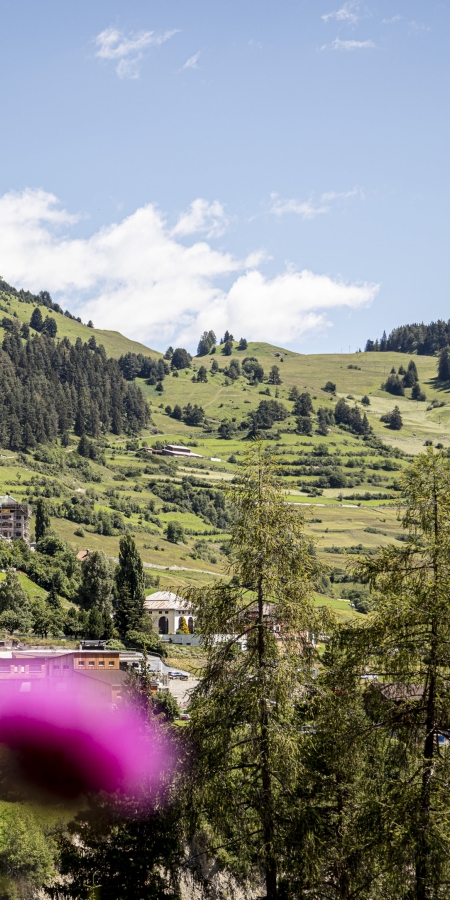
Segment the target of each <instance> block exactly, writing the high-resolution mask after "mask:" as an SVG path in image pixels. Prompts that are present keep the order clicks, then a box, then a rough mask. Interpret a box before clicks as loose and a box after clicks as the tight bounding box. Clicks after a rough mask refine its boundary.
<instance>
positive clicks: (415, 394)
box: [411, 381, 427, 401]
mask: <svg viewBox="0 0 450 900" xmlns="http://www.w3.org/2000/svg"><path fill="white" fill-rule="evenodd" d="M426 399H427V395H426V394H425V393H424V392H423V391H422V389H421V387H420V384H419V382H418V381H415V382H414V384H413V386H412V390H411V400H421V401H424V400H426Z"/></svg>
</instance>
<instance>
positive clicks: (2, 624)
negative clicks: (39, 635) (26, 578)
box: [0, 572, 31, 634]
mask: <svg viewBox="0 0 450 900" xmlns="http://www.w3.org/2000/svg"><path fill="white" fill-rule="evenodd" d="M30 625H31V615H30V604H29V600H28V594H27V593H26V592H25V591H24V590H23V588H22V587H21V585H20V582H19V578H18V576H17V575H16V573H15V572H8V573H7V575H6V578H5V580H4V581H2V582H1V583H0V631H2V632H4V631H7V632H9V633H10V634H12V633H13V632H14V631H21V632H27V631H28V630H29V628H30Z"/></svg>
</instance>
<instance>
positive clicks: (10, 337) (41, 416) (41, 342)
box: [0, 332, 149, 450]
mask: <svg viewBox="0 0 450 900" xmlns="http://www.w3.org/2000/svg"><path fill="white" fill-rule="evenodd" d="M148 418H149V412H148V407H147V404H146V402H145V400H144V397H143V394H142V391H141V389H140V388H139V386H137V385H135V384H133V383H130V382H127V381H126V380H125V378H124V377H123V374H122V371H121V369H120V367H119V363H118V362H117V360H114V359H108V358H107V356H106V353H105V350H104V348H103V347H102V346H101V345H99V346H98V345H97V344H96V341H95V338H94V337H93V338H91V339H90V341H89V342H88V343H84V344H83V343H82V341H81V339H80V338H78V339H77V340H76V342H75V344H74V345H72V344H71V343H70V341H69V340H68V338H63V339H62V340H61V341H59V342H57V341H56V340H55V339H54V338H51V337H49V336H48V335H45V334H35V335H34V336H33V337H31V338H29V339H28V340H27V341H26V343H24V342H23V340H22V339H21V337H20V336H19V334H18V333H17V332H9V333H7V334H6V335H5V337H4V339H3V343H2V348H1V350H0V444H1V446H3V447H9V448H10V449H11V450H27V449H29V448H33V447H35V446H36V444H40V443H43V442H47V441H52V440H55V439H56V438H57V437H61V438H63V439H64V438H65V437H67V435H68V432H69V431H70V430H72V429H73V430H74V431H75V434H77V435H79V436H81V435H82V434H88V435H90V436H91V437H93V438H98V437H99V436H100V434H101V433H104V432H106V431H112V432H113V433H114V434H122V433H123V432H125V433H126V434H137V433H138V432H139V431H140V429H141V428H143V426H144V425H146V424H147V422H148Z"/></svg>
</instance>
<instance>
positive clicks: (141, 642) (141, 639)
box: [126, 631, 167, 657]
mask: <svg viewBox="0 0 450 900" xmlns="http://www.w3.org/2000/svg"><path fill="white" fill-rule="evenodd" d="M126 641H127V645H131V646H132V647H136V648H137V649H138V650H146V651H148V652H149V653H157V654H158V656H162V657H165V656H167V650H166V648H165V646H164V644H163V642H162V640H161V638H160V636H159V634H156V632H155V631H128V632H127V636H126Z"/></svg>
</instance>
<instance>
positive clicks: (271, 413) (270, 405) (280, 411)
mask: <svg viewBox="0 0 450 900" xmlns="http://www.w3.org/2000/svg"><path fill="white" fill-rule="evenodd" d="M288 415H289V412H288V410H287V409H286V407H285V406H284V405H283V403H280V402H279V401H278V400H261V401H260V403H259V406H258V408H257V409H255V410H252V411H251V412H250V413H249V416H248V418H249V426H250V432H251V434H257V433H258V431H260V430H261V429H262V430H264V429H267V428H272V425H273V424H274V423H275V422H282V421H283V420H284V419H287V417H288Z"/></svg>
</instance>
